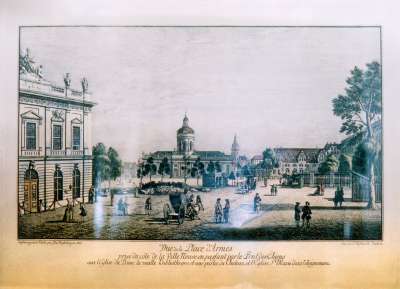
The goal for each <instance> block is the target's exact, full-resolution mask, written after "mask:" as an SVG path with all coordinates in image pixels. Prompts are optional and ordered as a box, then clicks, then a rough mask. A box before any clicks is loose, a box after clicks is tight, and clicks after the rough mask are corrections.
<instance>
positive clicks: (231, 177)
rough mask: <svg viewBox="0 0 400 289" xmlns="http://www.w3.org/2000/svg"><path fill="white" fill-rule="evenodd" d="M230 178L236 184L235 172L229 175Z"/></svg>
mask: <svg viewBox="0 0 400 289" xmlns="http://www.w3.org/2000/svg"><path fill="white" fill-rule="evenodd" d="M228 178H229V179H230V180H231V181H232V182H233V184H235V180H236V176H235V173H234V172H233V171H232V172H231V173H230V174H229V176H228Z"/></svg>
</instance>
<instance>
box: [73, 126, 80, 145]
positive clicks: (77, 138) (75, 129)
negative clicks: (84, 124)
mask: <svg viewBox="0 0 400 289" xmlns="http://www.w3.org/2000/svg"><path fill="white" fill-rule="evenodd" d="M80 147H81V128H80V127H79V126H74V127H72V149H73V150H79V149H80Z"/></svg>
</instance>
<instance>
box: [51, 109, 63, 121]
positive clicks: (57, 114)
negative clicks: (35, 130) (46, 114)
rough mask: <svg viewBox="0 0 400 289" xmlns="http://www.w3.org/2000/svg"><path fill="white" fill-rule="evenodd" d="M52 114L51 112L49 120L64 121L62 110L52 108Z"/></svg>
mask: <svg viewBox="0 0 400 289" xmlns="http://www.w3.org/2000/svg"><path fill="white" fill-rule="evenodd" d="M52 114H53V116H52V117H51V121H59V122H63V121H64V118H63V113H62V111H59V110H54V111H53V112H52Z"/></svg>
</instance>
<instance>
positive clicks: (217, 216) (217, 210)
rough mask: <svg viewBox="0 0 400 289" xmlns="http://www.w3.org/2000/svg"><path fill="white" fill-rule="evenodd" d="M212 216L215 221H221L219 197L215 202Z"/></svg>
mask: <svg viewBox="0 0 400 289" xmlns="http://www.w3.org/2000/svg"><path fill="white" fill-rule="evenodd" d="M214 216H215V222H216V223H221V221H222V205H221V199H220V198H218V199H217V202H216V203H215V210H214Z"/></svg>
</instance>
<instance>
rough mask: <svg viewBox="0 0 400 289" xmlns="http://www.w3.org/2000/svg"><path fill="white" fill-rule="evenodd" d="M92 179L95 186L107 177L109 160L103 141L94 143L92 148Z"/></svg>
mask: <svg viewBox="0 0 400 289" xmlns="http://www.w3.org/2000/svg"><path fill="white" fill-rule="evenodd" d="M92 157H93V160H92V167H93V169H92V171H93V172H92V180H93V184H94V186H95V187H96V188H97V187H98V186H100V185H101V183H102V182H103V181H105V180H107V179H108V172H109V160H108V155H107V149H106V146H105V145H104V144H103V143H98V144H96V145H95V146H94V147H93V149H92Z"/></svg>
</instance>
